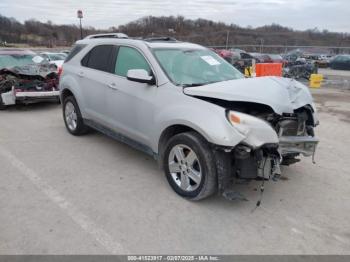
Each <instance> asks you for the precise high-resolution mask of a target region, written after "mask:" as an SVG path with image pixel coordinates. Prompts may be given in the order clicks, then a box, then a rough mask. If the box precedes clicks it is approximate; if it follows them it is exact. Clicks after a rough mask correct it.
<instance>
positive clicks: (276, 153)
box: [200, 97, 318, 179]
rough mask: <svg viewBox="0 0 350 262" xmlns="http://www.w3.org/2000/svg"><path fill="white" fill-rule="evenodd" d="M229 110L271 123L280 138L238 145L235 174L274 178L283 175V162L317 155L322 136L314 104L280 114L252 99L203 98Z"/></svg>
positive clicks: (286, 162)
mask: <svg viewBox="0 0 350 262" xmlns="http://www.w3.org/2000/svg"><path fill="white" fill-rule="evenodd" d="M200 99H203V100H205V101H208V102H211V103H214V104H217V105H219V106H222V107H224V108H226V109H227V111H236V112H242V113H245V114H248V115H251V116H254V117H257V118H259V119H262V120H264V121H265V122H267V123H269V124H270V126H271V127H272V128H273V129H274V130H275V132H276V134H277V135H278V138H279V143H278V144H264V145H263V146H261V147H259V148H253V147H251V146H250V145H248V144H245V143H242V144H239V145H237V146H236V147H235V148H234V149H233V150H232V152H230V153H229V154H231V156H232V157H231V159H232V161H233V162H232V169H233V173H234V174H235V177H237V178H241V179H270V178H273V177H275V176H279V175H281V171H280V165H290V164H294V163H296V162H299V161H300V159H299V158H298V156H300V155H303V156H313V155H314V153H315V150H316V145H317V143H318V139H316V138H315V133H314V127H315V126H316V125H317V124H318V123H317V122H315V120H314V119H313V111H312V108H311V107H310V106H308V105H307V106H304V107H302V108H299V109H296V110H295V111H294V113H292V114H291V113H284V114H282V115H279V114H276V113H275V112H274V111H273V110H272V108H271V107H269V106H267V105H264V104H259V103H252V102H232V101H225V100H221V99H215V98H203V97H200Z"/></svg>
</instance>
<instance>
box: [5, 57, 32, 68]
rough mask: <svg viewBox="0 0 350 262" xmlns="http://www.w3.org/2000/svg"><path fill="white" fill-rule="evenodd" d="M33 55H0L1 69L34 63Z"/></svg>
mask: <svg viewBox="0 0 350 262" xmlns="http://www.w3.org/2000/svg"><path fill="white" fill-rule="evenodd" d="M33 57H34V56H33V55H0V69H3V68H11V67H15V66H24V65H28V64H33V63H34V62H33V60H32V59H33Z"/></svg>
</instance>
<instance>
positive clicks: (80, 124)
mask: <svg viewBox="0 0 350 262" xmlns="http://www.w3.org/2000/svg"><path fill="white" fill-rule="evenodd" d="M68 103H71V104H72V105H73V106H74V109H75V112H76V116H77V120H76V128H74V129H73V128H70V127H69V125H68V123H67V119H66V106H67V104H68ZM63 120H64V123H65V125H66V128H67V130H68V132H69V133H71V134H72V135H74V136H80V135H84V134H86V133H87V132H88V130H89V128H88V127H87V126H86V125H85V124H84V120H83V118H82V116H81V113H80V109H79V106H78V103H77V101H76V100H75V98H74V97H73V96H68V97H66V98H65V99H64V101H63Z"/></svg>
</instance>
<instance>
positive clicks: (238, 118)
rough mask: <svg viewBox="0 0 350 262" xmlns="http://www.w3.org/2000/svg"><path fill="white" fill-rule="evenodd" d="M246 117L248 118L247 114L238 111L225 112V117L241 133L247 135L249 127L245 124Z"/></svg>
mask: <svg viewBox="0 0 350 262" xmlns="http://www.w3.org/2000/svg"><path fill="white" fill-rule="evenodd" d="M247 117H248V118H249V116H248V115H245V114H242V113H238V112H233V111H229V112H228V114H227V118H228V120H229V121H230V123H231V124H232V125H233V126H234V127H235V128H236V129H237V130H238V131H239V132H240V133H241V134H243V135H245V136H246V135H248V133H249V131H250V129H249V127H248V126H247V124H248V123H247V122H248V121H247Z"/></svg>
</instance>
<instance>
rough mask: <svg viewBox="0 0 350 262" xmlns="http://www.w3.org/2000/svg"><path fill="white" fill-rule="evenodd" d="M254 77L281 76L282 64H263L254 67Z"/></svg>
mask: <svg viewBox="0 0 350 262" xmlns="http://www.w3.org/2000/svg"><path fill="white" fill-rule="evenodd" d="M255 72H256V76H282V63H264V64H256V65H255Z"/></svg>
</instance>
